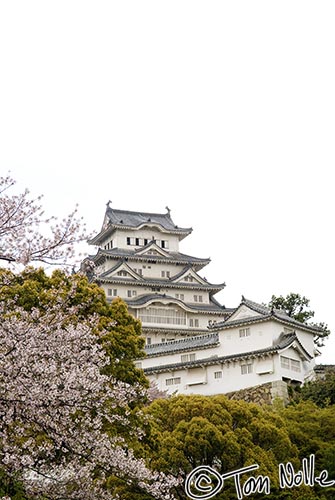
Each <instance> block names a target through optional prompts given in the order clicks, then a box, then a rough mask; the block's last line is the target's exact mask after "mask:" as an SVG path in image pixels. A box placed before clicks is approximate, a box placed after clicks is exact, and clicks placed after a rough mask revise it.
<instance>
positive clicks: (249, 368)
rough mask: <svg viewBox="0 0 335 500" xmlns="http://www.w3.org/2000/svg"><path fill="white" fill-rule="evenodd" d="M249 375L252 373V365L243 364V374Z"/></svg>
mask: <svg viewBox="0 0 335 500" xmlns="http://www.w3.org/2000/svg"><path fill="white" fill-rule="evenodd" d="M249 373H252V363H243V364H241V374H242V375H247V374H249Z"/></svg>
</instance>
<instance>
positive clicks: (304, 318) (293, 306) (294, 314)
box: [268, 293, 330, 347]
mask: <svg viewBox="0 0 335 500" xmlns="http://www.w3.org/2000/svg"><path fill="white" fill-rule="evenodd" d="M268 307H270V308H273V309H278V310H281V311H284V312H285V313H286V314H287V315H288V316H289V317H290V318H292V319H294V320H295V321H299V322H300V323H306V324H309V325H310V326H315V327H317V328H319V330H320V333H319V334H318V335H316V337H315V342H316V344H317V345H318V346H319V347H321V346H323V341H324V339H325V338H326V337H328V335H329V334H330V330H329V329H328V326H327V325H326V324H325V323H323V322H320V323H310V322H309V320H310V319H311V318H313V317H314V314H315V312H314V311H312V310H311V309H310V305H309V299H307V298H306V297H304V296H302V295H300V294H298V293H290V294H288V295H286V297H283V296H282V295H280V296H279V297H276V296H275V295H272V297H271V300H270V302H269V304H268Z"/></svg>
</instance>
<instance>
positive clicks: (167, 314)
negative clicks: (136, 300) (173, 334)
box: [138, 307, 186, 325]
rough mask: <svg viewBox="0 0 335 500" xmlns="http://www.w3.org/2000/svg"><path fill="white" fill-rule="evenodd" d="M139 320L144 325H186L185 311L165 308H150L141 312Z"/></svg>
mask: <svg viewBox="0 0 335 500" xmlns="http://www.w3.org/2000/svg"><path fill="white" fill-rule="evenodd" d="M138 318H139V319H140V320H141V321H142V322H143V323H157V324H166V325H186V314H185V312H184V311H180V310H177V309H171V308H169V309H168V308H163V307H148V308H147V309H145V310H140V311H139V315H138Z"/></svg>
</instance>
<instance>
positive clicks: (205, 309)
mask: <svg viewBox="0 0 335 500" xmlns="http://www.w3.org/2000/svg"><path fill="white" fill-rule="evenodd" d="M125 301H126V302H127V304H128V306H129V307H133V308H136V309H138V308H146V307H148V306H150V305H151V304H153V303H157V302H158V303H160V304H176V305H179V306H180V308H181V309H184V310H186V311H190V312H197V313H199V314H207V313H211V314H215V313H216V314H224V313H225V312H226V308H225V306H221V305H220V304H219V303H218V302H217V301H213V300H211V301H210V302H209V303H208V304H206V303H204V302H202V303H197V304H194V303H192V304H190V303H188V302H187V303H185V302H184V301H182V300H180V299H177V298H175V297H172V296H170V295H167V294H165V293H163V294H162V293H149V294H145V295H140V296H138V297H136V298H134V299H125Z"/></svg>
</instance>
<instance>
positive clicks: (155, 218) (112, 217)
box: [89, 206, 192, 245]
mask: <svg viewBox="0 0 335 500" xmlns="http://www.w3.org/2000/svg"><path fill="white" fill-rule="evenodd" d="M146 226H149V227H157V228H158V229H159V231H160V232H162V233H166V234H176V235H178V236H179V238H180V239H182V238H185V236H188V235H189V234H190V233H191V232H192V228H181V227H179V226H177V225H176V224H175V223H174V222H173V220H172V219H171V216H170V211H169V210H168V211H167V213H165V214H157V213H152V212H134V211H130V210H116V209H113V208H112V207H110V206H108V207H107V210H106V214H105V224H104V226H103V228H102V229H101V231H100V233H99V234H97V235H96V236H95V237H94V238H92V239H91V240H90V241H89V243H90V244H92V245H98V244H99V243H100V242H101V241H103V240H105V239H106V238H107V237H108V236H109V235H110V234H112V233H113V231H115V230H116V229H120V230H124V231H129V230H137V229H141V228H142V227H146Z"/></svg>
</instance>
